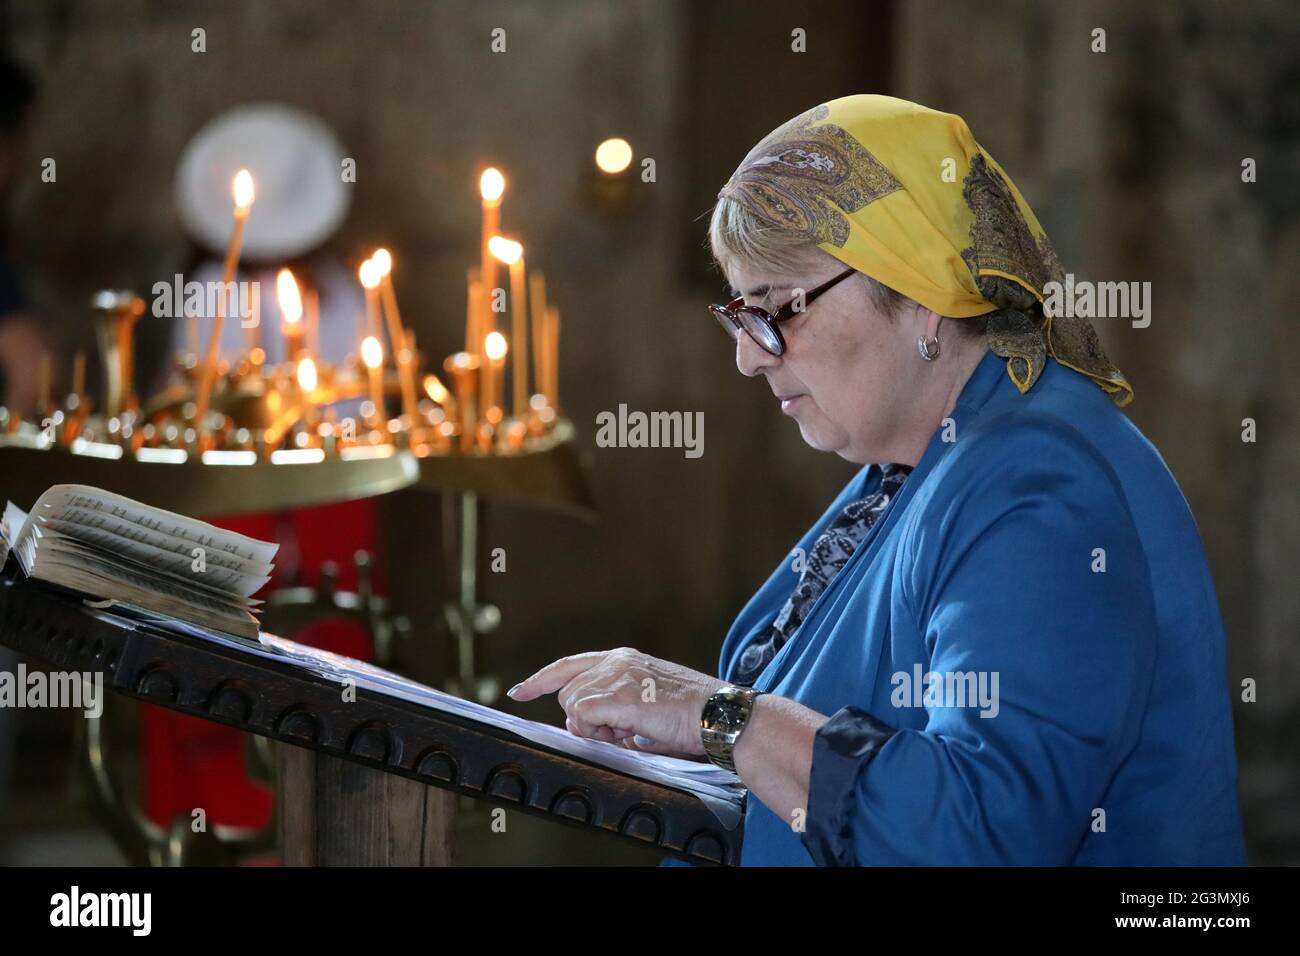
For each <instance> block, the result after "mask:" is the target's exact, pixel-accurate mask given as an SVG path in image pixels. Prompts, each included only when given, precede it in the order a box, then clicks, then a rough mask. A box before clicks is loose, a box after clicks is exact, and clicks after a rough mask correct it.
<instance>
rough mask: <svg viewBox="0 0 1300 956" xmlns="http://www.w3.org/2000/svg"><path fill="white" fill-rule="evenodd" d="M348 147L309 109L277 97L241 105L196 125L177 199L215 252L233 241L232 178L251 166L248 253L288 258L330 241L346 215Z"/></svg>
mask: <svg viewBox="0 0 1300 956" xmlns="http://www.w3.org/2000/svg"><path fill="white" fill-rule="evenodd" d="M342 160H343V147H342V146H341V145H340V144H339V141H338V140H337V139H336V138H335V136H334V133H333V131H332V130H331V129H330V128H329V127H328V126H326V125H325V124H324V123H323V122H321V121H320V120H319V119H317V118H316V117H315V116H313V115H312V114H310V113H308V112H306V111H304V110H300V109H297V108H295V107H292V106H285V105H282V104H279V103H259V104H255V105H252V106H241V107H238V108H236V109H233V110H231V111H230V112H228V113H224V114H222V115H221V116H218V117H217V118H216V119H214V120H213V121H212V122H210V123H208V125H207V126H205V127H203V129H201V130H199V132H198V135H196V136H195V137H194V138H193V139H192V140H190V143H189V145H188V146H186V147H185V152H184V153H183V154H182V155H181V162H180V168H179V169H177V171H176V201H177V204H178V205H179V206H180V213H181V221H182V222H183V223H184V224H185V228H186V229H187V230H188V231H189V233H190V235H191V236H193V237H194V239H195V240H196V241H198V242H199V243H200V244H202V245H203V246H206V247H207V248H208V249H210V250H212V251H213V252H214V253H218V254H219V253H221V252H223V251H224V250H225V248H226V245H227V243H228V242H229V241H230V229H231V224H232V222H233V213H234V200H233V198H232V197H231V181H232V180H233V179H234V178H235V173H237V172H239V170H241V169H247V170H248V171H249V172H250V173H252V174H253V185H254V192H255V199H254V202H253V209H252V212H251V213H250V214H249V217H248V221H247V222H246V223H245V226H244V246H243V255H244V256H246V257H247V258H249V259H260V260H268V259H288V258H292V257H294V256H297V255H301V254H302V253H304V252H308V251H310V250H312V249H314V248H316V247H317V246H319V245H320V244H321V243H323V242H324V241H325V240H326V239H328V238H329V237H330V236H331V235H332V234H333V233H334V230H335V229H337V228H338V226H339V223H341V222H342V221H343V217H344V216H345V215H346V214H347V211H348V204H349V202H350V201H351V199H352V196H351V190H350V187H349V185H348V184H347V183H345V182H343V176H342V166H341V163H342Z"/></svg>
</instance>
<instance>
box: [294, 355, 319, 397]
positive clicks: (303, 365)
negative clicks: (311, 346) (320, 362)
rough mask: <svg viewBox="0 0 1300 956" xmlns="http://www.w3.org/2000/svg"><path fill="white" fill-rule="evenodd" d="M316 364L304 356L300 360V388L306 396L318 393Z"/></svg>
mask: <svg viewBox="0 0 1300 956" xmlns="http://www.w3.org/2000/svg"><path fill="white" fill-rule="evenodd" d="M316 382H317V375H316V363H315V362H314V361H312V359H311V357H310V356H306V355H304V356H303V357H302V358H301V359H299V360H298V387H299V388H300V389H302V391H303V392H304V393H306V394H311V393H312V392H314V391H316Z"/></svg>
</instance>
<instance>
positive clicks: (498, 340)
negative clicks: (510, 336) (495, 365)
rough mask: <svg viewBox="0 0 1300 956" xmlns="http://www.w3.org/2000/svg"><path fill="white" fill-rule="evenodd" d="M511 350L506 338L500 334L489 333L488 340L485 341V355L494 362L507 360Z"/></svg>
mask: <svg viewBox="0 0 1300 956" xmlns="http://www.w3.org/2000/svg"><path fill="white" fill-rule="evenodd" d="M509 348H510V346H509V345H508V344H507V343H506V337H505V336H504V335H502V334H501V333H500V332H489V333H488V334H487V338H485V339H484V340H483V354H484V355H486V356H487V357H488V358H489V359H491V360H492V361H493V362H496V361H498V360H499V359H503V358H505V357H506V352H507V351H508V350H509Z"/></svg>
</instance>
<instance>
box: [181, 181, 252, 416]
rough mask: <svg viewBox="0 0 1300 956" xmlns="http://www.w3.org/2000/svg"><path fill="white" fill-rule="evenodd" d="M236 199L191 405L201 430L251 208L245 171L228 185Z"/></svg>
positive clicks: (249, 187)
mask: <svg viewBox="0 0 1300 956" xmlns="http://www.w3.org/2000/svg"><path fill="white" fill-rule="evenodd" d="M231 191H232V192H233V193H234V197H235V225H234V228H232V229H231V232H230V245H228V246H227V247H226V261H225V265H224V267H223V268H222V270H221V296H220V303H221V304H220V306H219V307H218V309H217V314H216V315H215V316H213V317H212V334H211V336H209V338H208V352H207V356H206V357H205V358H204V362H203V374H202V375H201V376H200V379H199V394H198V398H197V399H196V400H195V403H194V409H195V411H194V422H195V424H196V425H197V426H198V427H199V429H200V430H202V428H203V419H204V417H205V416H206V415H207V413H208V400H209V399H210V398H211V396H212V380H213V378H214V377H215V376H216V374H217V357H218V356H219V355H220V353H221V323H222V320H223V319H224V318H225V316H226V313H227V312H228V311H229V309H230V296H229V294H228V293H229V291H230V286H231V284H232V283H233V282H234V281H235V269H236V268H237V267H238V265H239V249H240V247H241V246H242V245H243V242H244V222H245V221H246V220H247V219H248V211H249V210H250V209H251V208H252V206H253V195H254V194H253V176H252V174H251V173H250V172H249V171H248V170H247V169H241V170H240V171H239V172H238V173H236V174H235V180H234V182H233V183H232V185H231Z"/></svg>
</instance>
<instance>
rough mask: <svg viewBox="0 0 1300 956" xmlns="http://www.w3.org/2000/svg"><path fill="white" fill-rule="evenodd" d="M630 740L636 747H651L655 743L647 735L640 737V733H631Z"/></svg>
mask: <svg viewBox="0 0 1300 956" xmlns="http://www.w3.org/2000/svg"><path fill="white" fill-rule="evenodd" d="M632 742H633V743H634V744H636V745H637V746H638V747H653V746H654V743H655V742H654V741H653V740H651V739H650V738H649V737H642V736H641V735H640V734H633V735H632Z"/></svg>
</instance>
